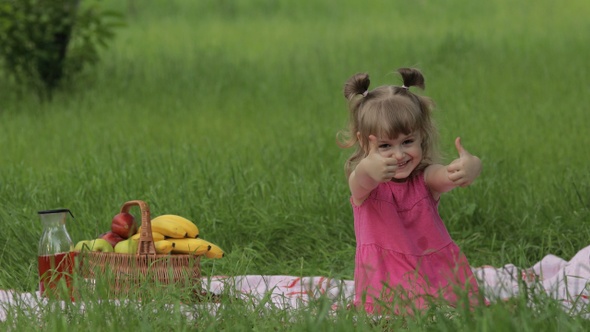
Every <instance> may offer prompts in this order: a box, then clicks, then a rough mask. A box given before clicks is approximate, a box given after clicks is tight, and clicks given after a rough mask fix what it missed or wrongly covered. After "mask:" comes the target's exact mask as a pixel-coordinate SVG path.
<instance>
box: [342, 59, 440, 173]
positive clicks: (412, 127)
mask: <svg viewBox="0 0 590 332" xmlns="http://www.w3.org/2000/svg"><path fill="white" fill-rule="evenodd" d="M397 73H399V74H400V75H401V78H402V80H403V85H402V86H396V85H384V86H380V87H377V88H375V89H373V90H371V91H369V85H370V83H371V81H370V80H369V75H368V74H366V73H360V74H355V75H354V76H352V77H351V78H349V79H348V80H347V81H346V84H345V85H344V97H345V98H346V99H347V100H348V106H349V111H350V119H349V125H348V129H347V130H342V131H340V132H339V134H338V145H339V146H340V147H342V148H350V147H353V146H356V150H355V151H354V153H353V154H352V155H351V156H350V157H349V158H348V159H347V160H346V164H345V171H346V175H347V177H348V176H349V175H350V173H352V171H353V170H354V169H355V168H356V166H357V165H358V163H359V162H360V161H361V160H362V159H363V158H365V157H366V156H367V152H368V149H363V148H362V147H363V146H364V147H368V146H369V135H375V136H377V137H388V138H390V139H395V138H396V137H397V136H398V135H399V134H400V133H403V134H404V135H408V134H410V133H411V132H413V131H417V132H419V134H420V137H421V139H422V161H421V162H420V164H419V165H418V167H416V169H415V170H414V172H413V174H415V173H416V171H420V170H422V169H424V168H425V167H426V166H428V165H430V164H432V163H435V162H437V161H438V158H439V153H438V150H437V147H436V142H437V139H438V131H437V128H436V126H435V125H434V123H433V121H432V118H431V117H432V116H431V112H432V110H433V109H434V102H433V101H432V100H431V99H430V98H428V97H424V96H419V95H416V94H414V93H412V92H411V91H410V89H409V88H410V87H412V86H417V87H420V88H421V89H424V88H425V84H424V76H423V75H422V73H421V72H420V71H419V70H418V69H415V68H400V69H398V70H397ZM357 133H360V135H359V138H357ZM359 139H360V142H359ZM359 143H360V144H359Z"/></svg>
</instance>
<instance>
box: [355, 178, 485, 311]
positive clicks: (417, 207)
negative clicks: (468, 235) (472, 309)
mask: <svg viewBox="0 0 590 332" xmlns="http://www.w3.org/2000/svg"><path fill="white" fill-rule="evenodd" d="M351 203H352V198H351ZM352 206H353V211H354V230H355V234H356V242H357V245H356V257H355V270H354V282H355V300H354V303H355V305H356V306H359V305H361V306H362V305H363V304H364V307H365V310H367V312H370V313H376V312H381V311H382V310H381V309H383V308H385V307H387V308H391V309H393V310H395V311H396V312H399V311H398V309H399V307H400V306H399V302H396V304H392V303H393V301H400V300H401V301H409V304H408V303H406V304H405V305H404V307H406V308H410V309H409V310H411V308H412V307H414V308H418V309H420V308H425V307H427V306H428V303H429V300H428V297H430V296H433V297H443V298H444V299H446V300H448V301H449V302H450V303H451V304H453V303H455V302H456V301H457V295H455V294H456V292H455V291H456V290H457V287H459V288H460V289H462V290H463V291H461V293H463V294H465V291H464V290H465V289H467V290H468V291H469V293H468V294H469V297H470V302H472V303H474V302H475V301H476V295H477V293H478V287H477V282H476V280H475V278H474V276H473V274H472V272H471V268H470V266H469V263H468V262H467V258H466V257H465V256H464V255H463V254H462V253H461V252H460V250H459V247H458V246H457V245H456V244H455V242H453V240H452V239H451V237H450V235H449V232H448V231H447V229H446V227H445V226H444V224H443V222H442V220H441V218H440V216H439V214H438V201H435V200H434V198H433V197H432V194H431V193H430V190H429V189H428V188H427V186H426V183H425V182H424V173H423V172H421V173H419V174H417V175H415V176H412V177H411V178H409V179H408V180H407V181H406V182H403V183H398V182H391V181H390V182H387V183H381V184H379V186H378V187H377V188H375V189H374V190H373V191H372V192H371V194H370V195H369V197H368V198H367V199H366V200H365V201H364V202H363V203H362V204H361V205H360V206H356V205H355V204H354V203H352Z"/></svg>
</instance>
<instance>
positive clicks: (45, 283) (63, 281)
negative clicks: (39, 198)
mask: <svg viewBox="0 0 590 332" xmlns="http://www.w3.org/2000/svg"><path fill="white" fill-rule="evenodd" d="M68 213H69V214H70V215H71V216H72V218H73V217H74V215H73V214H72V212H71V211H70V210H68V209H57V210H45V211H39V212H38V214H39V217H40V218H41V223H42V224H43V234H42V235H41V240H40V241H39V249H38V266H39V292H40V293H41V295H42V296H45V297H55V298H63V297H64V296H63V295H64V294H68V296H69V297H70V298H71V295H72V273H73V267H74V251H73V249H74V243H73V242H72V239H71V238H70V235H69V234H68V230H67V229H66V218H67V215H68ZM72 300H73V299H72Z"/></svg>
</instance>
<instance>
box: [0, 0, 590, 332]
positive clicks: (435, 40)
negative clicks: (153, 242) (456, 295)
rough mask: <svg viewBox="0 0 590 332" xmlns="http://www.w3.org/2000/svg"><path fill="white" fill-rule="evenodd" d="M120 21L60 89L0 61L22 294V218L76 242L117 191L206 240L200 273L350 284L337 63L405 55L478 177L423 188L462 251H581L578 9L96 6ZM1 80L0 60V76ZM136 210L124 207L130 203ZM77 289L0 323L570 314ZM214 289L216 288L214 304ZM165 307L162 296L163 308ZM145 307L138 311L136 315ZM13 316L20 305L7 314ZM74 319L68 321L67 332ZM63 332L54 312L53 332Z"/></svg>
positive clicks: (584, 50)
mask: <svg viewBox="0 0 590 332" xmlns="http://www.w3.org/2000/svg"><path fill="white" fill-rule="evenodd" d="M100 3H101V4H102V6H103V7H108V8H112V9H116V10H119V11H121V12H123V13H125V20H126V24H127V26H126V27H124V28H122V29H119V30H117V31H116V37H115V39H114V40H113V41H112V43H111V44H110V46H109V47H108V48H107V49H104V50H103V51H102V53H101V62H100V63H99V64H98V65H97V66H96V67H93V68H91V69H89V70H87V71H85V72H84V74H83V76H81V77H79V78H78V79H77V80H76V81H75V83H76V84H75V85H74V86H72V87H68V88H67V89H64V90H63V91H59V92H58V93H57V94H56V95H55V96H54V98H53V100H52V101H51V102H40V101H39V100H38V99H37V98H36V97H35V95H33V94H29V93H27V92H23V91H22V90H20V89H18V88H17V87H16V86H15V85H14V83H13V82H12V81H11V80H9V79H7V78H6V75H0V225H1V229H2V231H0V264H1V268H0V289H14V290H17V291H23V292H32V291H35V290H37V286H38V275H37V261H36V256H37V243H38V240H39V238H40V236H41V223H40V219H39V217H38V215H37V211H39V210H46V209H53V208H69V209H71V210H72V212H73V214H74V216H75V219H71V218H70V219H69V222H68V224H67V228H68V231H69V233H70V235H71V237H72V238H73V240H74V242H76V241H78V240H82V239H89V238H93V237H95V236H97V235H98V234H100V233H103V232H105V231H106V230H108V229H109V227H110V222H111V218H112V217H113V216H114V215H115V214H116V213H118V212H119V209H120V207H121V205H122V204H123V203H124V202H126V201H129V200H135V199H139V200H144V201H145V202H147V203H148V205H149V206H150V210H151V213H152V216H156V215H159V214H165V213H172V214H178V215H182V216H185V217H187V218H189V219H191V220H193V221H195V223H196V224H197V225H198V226H199V228H200V230H201V236H202V237H203V238H205V239H208V240H210V241H212V242H215V243H217V244H219V245H220V246H221V247H222V248H224V249H225V251H226V257H225V258H223V259H220V260H203V262H202V270H203V274H204V275H230V276H231V275H243V274H281V275H282V274H286V275H297V276H319V275H321V276H329V277H333V278H340V279H352V274H353V269H354V251H355V239H354V231H353V217H352V210H351V207H350V203H349V200H348V199H349V191H348V186H347V183H346V179H345V177H344V169H343V164H344V161H345V159H346V158H347V156H348V155H349V154H350V153H351V152H352V151H350V150H343V149H341V148H339V147H338V145H337V144H336V133H337V132H338V131H339V130H341V129H343V128H344V127H345V126H346V121H347V117H348V111H347V107H346V101H345V99H344V97H343V94H342V87H343V84H344V82H345V81H346V79H347V78H348V77H350V76H351V75H353V74H354V73H356V72H368V73H369V74H370V75H371V81H372V84H371V88H375V87H377V86H379V85H382V84H398V83H400V81H399V79H398V77H397V76H396V75H395V74H393V72H394V70H395V69H397V68H398V67H405V66H412V67H418V68H420V69H421V70H422V71H423V73H424V75H425V77H426V90H425V91H419V90H417V91H418V93H421V94H425V95H428V96H430V97H432V98H433V99H434V101H435V102H436V104H437V111H436V112H435V120H436V122H437V124H438V126H439V129H440V136H441V144H440V145H441V149H442V150H443V153H444V155H445V161H446V162H450V161H451V160H453V159H454V158H455V156H456V155H457V152H456V150H455V148H454V144H453V142H454V139H455V137H457V136H460V137H461V138H462V142H463V145H464V147H465V148H466V149H467V150H468V151H469V152H471V153H472V154H474V155H477V156H479V157H480V158H481V159H482V161H483V164H484V168H483V171H482V174H481V176H480V178H479V179H478V180H477V181H476V182H475V183H474V184H473V185H472V186H470V187H468V188H461V189H456V190H454V191H452V192H450V193H448V194H446V195H444V196H443V197H442V198H441V204H440V213H441V215H442V217H443V220H445V222H446V225H447V227H448V229H449V231H450V233H451V236H452V237H453V238H454V240H455V241H456V242H457V243H458V245H459V246H460V247H461V249H463V250H464V251H465V253H466V255H467V257H468V259H469V261H470V263H471V265H473V266H480V265H494V266H502V265H504V264H508V263H512V264H515V265H517V266H520V267H529V266H532V265H533V264H534V263H536V262H537V261H539V260H540V259H541V258H543V257H544V256H545V255H547V254H554V255H557V256H560V257H562V258H565V259H569V258H571V257H572V256H573V255H574V254H575V253H576V252H577V251H578V250H580V249H582V248H583V247H586V246H587V245H589V244H590V224H589V223H588V221H589V219H590V172H589V171H590V167H589V165H588V163H589V161H590V157H589V154H588V151H589V149H588V147H589V146H590V135H588V133H589V132H588V123H590V110H589V109H588V107H589V106H588V105H590V93H589V91H590V79H589V77H590V62H589V61H588V58H589V55H590V44H589V43H588V31H590V20H588V17H590V2H588V1H586V0H573V1H568V2H566V3H561V2H555V1H550V0H539V1H535V2H530V1H523V0H512V1H508V0H488V1H467V0H448V1H425V0H416V1H399V0H391V1H366V2H363V1H351V0H341V1H329V0H300V1H279V0H250V1H245V0H236V1H226V0H224V1H221V0H202V1H190V0H170V1H149V2H147V1H143V2H142V1H134V0H127V1H115V0H104V1H101V2H100ZM0 74H2V73H1V72H0ZM135 212H137V211H135ZM160 297H161V298H159V300H158V301H155V302H153V303H147V304H144V305H142V306H140V307H138V306H132V305H124V306H115V305H113V304H112V303H108V302H96V301H89V302H88V304H87V305H86V307H87V310H85V313H80V311H79V310H78V309H79V306H80V304H79V303H75V304H71V305H68V306H67V307H66V309H65V310H62V309H60V308H56V307H51V306H47V307H46V308H44V310H43V311H42V315H41V319H39V320H36V319H32V320H31V319H29V318H27V317H26V314H27V313H26V312H20V314H19V315H18V316H15V315H11V316H9V318H8V320H7V321H6V322H4V323H0V330H3V329H6V330H15V331H33V330H38V329H39V328H43V329H44V330H45V331H64V330H66V329H68V330H72V329H79V330H81V331H86V330H90V329H92V330H93V331H110V330H112V329H117V330H122V331H124V330H145V331H152V330H156V329H159V328H165V329H168V330H174V331H192V330H199V331H201V330H202V331H206V330H207V331H222V330H227V331H266V330H293V331H324V330H326V331H328V330H333V331H352V330H354V331H367V330H378V331H380V330H411V331H457V330H465V331H467V330H469V331H576V330H587V329H588V328H590V322H589V321H587V320H584V319H582V318H581V317H580V316H579V315H577V314H569V313H567V312H565V311H563V310H562V309H561V308H559V304H558V303H557V302H555V301H552V300H551V299H548V298H543V297H538V298H537V297H535V298H534V299H533V300H534V302H535V305H534V306H533V307H531V306H530V305H529V303H530V302H529V300H527V298H526V296H525V295H522V296H520V297H516V298H515V299H514V300H513V301H510V302H506V303H496V304H493V305H491V306H489V307H486V308H479V309H476V310H474V311H469V310H464V309H460V308H457V309H452V308H444V307H440V308H433V309H432V310H429V311H428V312H427V313H425V314H424V315H417V316H415V317H395V318H391V319H388V320H385V319H371V318H369V317H366V316H365V315H363V314H362V313H356V312H352V311H346V310H343V311H337V312H336V313H335V314H334V313H330V310H329V309H330V303H328V301H327V300H326V299H323V298H321V299H319V300H318V301H317V303H312V304H311V305H310V307H309V308H308V309H304V310H299V311H296V312H284V311H281V310H278V309H272V308H267V307H265V306H264V305H253V304H251V303H241V302H232V301H228V302H227V303H223V304H224V305H222V307H221V309H220V310H219V311H217V313H216V314H211V313H209V312H208V311H207V310H205V309H203V308H202V307H190V310H191V313H192V314H194V315H196V316H198V317H197V318H196V319H193V320H189V319H187V318H186V317H185V316H184V315H183V314H181V313H179V310H178V306H179V304H180V301H179V300H178V298H177V297H175V296H174V293H170V294H161V295H160ZM222 302H223V300H222ZM164 304H169V305H170V306H167V307H164V306H163V305H164ZM154 310H157V311H158V314H157V315H154V314H153V312H154ZM17 311H18V310H17ZM76 324H77V325H76ZM68 326H69V327H68Z"/></svg>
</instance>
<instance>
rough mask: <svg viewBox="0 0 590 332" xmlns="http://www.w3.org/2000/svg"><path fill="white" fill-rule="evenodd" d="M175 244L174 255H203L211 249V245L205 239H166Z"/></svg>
mask: <svg viewBox="0 0 590 332" xmlns="http://www.w3.org/2000/svg"><path fill="white" fill-rule="evenodd" d="M166 241H170V242H172V243H173V244H174V248H172V253H173V254H193V255H197V256H200V255H203V254H205V253H206V252H207V251H209V249H211V243H210V242H208V241H205V240H203V239H190V238H184V239H166Z"/></svg>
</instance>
